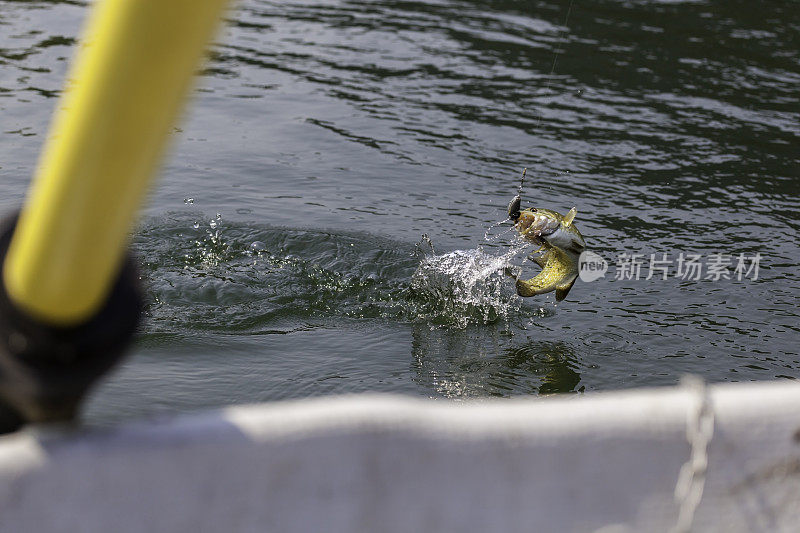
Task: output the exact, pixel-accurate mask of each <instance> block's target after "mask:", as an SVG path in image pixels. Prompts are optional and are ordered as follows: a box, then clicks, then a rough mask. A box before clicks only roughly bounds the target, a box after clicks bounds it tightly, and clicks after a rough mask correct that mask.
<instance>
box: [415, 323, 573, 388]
mask: <svg viewBox="0 0 800 533" xmlns="http://www.w3.org/2000/svg"><path fill="white" fill-rule="evenodd" d="M412 336H413V341H412V345H411V346H412V351H413V355H414V362H413V368H414V370H415V371H416V381H417V383H418V384H419V385H420V386H421V387H422V388H423V390H427V391H429V394H431V395H433V396H444V397H447V398H467V397H480V396H512V395H517V394H554V393H563V392H574V391H576V387H577V386H578V384H579V383H580V380H581V376H580V374H579V373H578V368H579V363H578V361H577V357H576V355H575V351H574V349H573V348H572V346H571V345H570V344H569V343H567V342H562V341H557V342H548V341H532V340H529V339H528V340H527V341H526V340H522V342H520V339H519V338H515V335H514V334H513V333H512V332H511V331H510V330H509V329H506V327H504V325H503V324H493V325H491V326H484V327H482V328H467V329H457V330H456V329H447V328H436V327H434V328H431V327H430V326H426V325H424V324H416V325H414V326H413V328H412ZM522 339H524V336H522ZM577 390H578V391H581V392H582V391H583V390H584V387H580V388H579V389H577Z"/></svg>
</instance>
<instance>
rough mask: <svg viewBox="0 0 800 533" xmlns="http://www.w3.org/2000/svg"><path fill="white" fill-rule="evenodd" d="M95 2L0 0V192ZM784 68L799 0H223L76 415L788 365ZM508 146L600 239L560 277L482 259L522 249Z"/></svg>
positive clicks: (796, 87)
mask: <svg viewBox="0 0 800 533" xmlns="http://www.w3.org/2000/svg"><path fill="white" fill-rule="evenodd" d="M88 9H89V7H88V4H85V3H83V2H81V1H76V0H71V1H59V0H49V1H22V0H12V1H10V0H0V209H2V210H3V211H6V212H8V211H11V210H13V209H15V208H16V207H17V206H18V205H20V203H21V202H22V200H23V197H24V193H25V189H26V187H27V184H28V181H29V179H30V176H31V175H32V174H33V172H34V169H35V166H36V158H37V154H38V152H39V150H40V148H41V146H42V143H43V141H44V139H45V137H46V132H47V127H48V123H49V120H50V115H51V113H52V111H53V109H54V107H55V105H56V102H57V97H58V95H59V94H60V88H61V86H62V84H63V82H64V78H65V75H66V72H67V66H68V63H69V59H70V57H71V55H72V54H73V52H74V50H75V45H76V42H77V38H78V36H79V35H80V29H81V26H82V23H83V21H84V19H85V16H86V14H87V12H88ZM187 15H188V14H187ZM568 15H569V16H568ZM556 59H557V61H556V62H555V68H554V60H556ZM799 95H800V9H798V8H797V4H796V3H794V2H788V1H786V2H779V1H767V2H746V1H725V2H706V1H686V2H682V1H679V0H672V1H660V2H659V1H646V0H641V1H634V0H630V1H618V2H617V1H598V2H583V1H582V0H574V2H573V3H572V5H571V8H570V3H569V2H568V1H561V2H555V1H544V2H533V1H531V2H512V1H503V0H500V1H451V0H433V1H430V2H424V3H423V2H413V1H374V2H371V1H368V2H361V1H359V2H348V1H334V0H322V1H313V0H311V1H308V2H297V1H295V0H288V1H285V2H269V1H261V0H242V1H239V2H238V3H237V4H236V6H235V8H234V9H233V10H231V11H230V13H229V14H228V21H227V24H226V26H225V28H224V29H223V31H222V32H221V33H220V35H219V37H218V39H217V42H216V44H215V45H214V46H213V50H212V54H211V59H210V61H209V62H208V65H207V67H206V68H205V69H204V71H203V72H202V75H201V76H200V79H199V82H198V86H197V89H196V90H195V91H194V95H193V99H192V102H191V104H190V106H189V107H188V109H187V112H186V113H185V117H184V120H183V121H182V122H181V124H180V125H179V127H176V128H175V131H174V133H173V135H172V137H173V143H172V149H171V152H170V156H169V157H168V159H167V161H166V162H165V164H164V166H163V168H162V170H161V173H160V178H159V181H158V184H157V186H156V187H155V188H154V190H153V191H152V194H151V196H150V200H149V202H148V205H147V206H146V208H145V209H144V211H143V218H142V219H141V221H140V224H139V227H138V229H137V230H136V231H135V234H134V236H133V249H134V251H135V253H136V254H137V256H138V258H139V261H140V264H141V271H142V277H143V280H144V282H145V283H146V287H147V290H146V300H147V313H146V321H145V324H144V326H143V328H142V332H141V334H140V335H139V337H138V341H137V343H136V345H135V347H134V349H133V350H132V353H131V355H130V357H129V358H128V359H127V360H126V361H125V362H124V363H123V364H122V365H121V366H120V367H119V368H118V369H117V370H116V371H115V372H114V373H113V374H112V375H110V376H109V377H108V378H107V379H106V380H105V381H104V382H103V383H102V384H101V385H100V386H99V387H98V388H97V389H96V390H95V391H94V393H93V394H92V396H91V397H90V399H89V401H88V404H87V408H86V412H85V418H86V420H87V421H88V422H89V423H92V424H108V423H112V422H114V421H117V420H120V419H125V418H131V417H142V416H153V415H158V414H165V413H174V412H186V411H193V410H197V409H202V408H208V407H216V406H221V405H227V404H233V403H248V402H258V401H269V400H279V399H285V398H298V397H308V396H316V395H329V394H342V393H355V392H363V391H374V392H395V393H402V394H410V395H415V396H424V397H433V398H455V399H458V398H471V397H488V396H514V395H543V394H552V393H576V394H580V393H583V392H588V391H597V390H610V389H621V388H629V387H641V386H658V385H670V384H674V383H676V382H678V380H679V379H680V377H681V376H682V375H684V374H687V373H692V374H696V375H699V376H701V377H702V378H704V379H706V380H707V381H710V382H725V381H752V380H773V379H796V378H797V377H798V376H800V335H799V334H798V332H800V311H798V301H799V299H800V279H799V278H798V261H799V260H800V240H799V239H798V228H800V200H798V193H800V102H799V101H798V97H799ZM524 167H527V169H528V179H527V182H526V184H525V188H524V191H523V205H536V206H539V207H547V208H551V209H555V210H557V211H560V212H562V213H565V212H566V211H567V210H568V209H569V208H570V207H572V206H576V207H577V210H578V216H577V218H576V222H575V223H576V225H577V227H578V228H579V229H580V230H581V232H582V233H583V235H584V237H585V239H586V241H587V244H588V246H589V248H590V249H591V250H592V251H593V252H595V253H597V254H598V255H599V256H600V257H602V258H603V259H604V260H606V261H607V262H608V270H607V272H606V273H605V276H604V277H601V278H600V279H597V280H595V281H592V282H584V281H581V280H579V281H578V282H577V283H576V285H575V286H574V287H573V289H572V291H571V292H570V294H569V297H568V298H567V299H566V300H565V301H563V302H559V303H558V304H557V305H556V303H555V302H554V298H553V295H552V294H550V295H547V296H540V297H535V298H531V299H526V300H525V301H523V300H522V299H520V298H518V297H516V296H515V295H514V294H513V290H512V289H511V287H510V281H509V279H508V278H504V277H503V276H502V274H501V273H498V271H499V270H500V269H501V267H502V266H503V265H504V264H507V263H509V262H511V263H512V264H515V265H517V266H518V267H521V268H522V269H523V272H524V273H525V274H526V275H533V274H534V273H535V272H536V270H537V267H536V266H535V265H533V264H532V263H531V262H530V261H525V256H526V254H527V253H528V252H530V251H532V250H530V249H528V250H525V249H514V248H513V247H514V246H517V245H516V244H515V242H514V239H513V235H512V233H511V232H509V231H508V229H509V226H508V225H507V224H505V225H499V226H498V225H495V224H496V223H497V222H499V221H501V220H502V219H503V218H505V210H506V205H507V204H508V201H509V200H510V199H511V197H512V196H513V195H514V194H515V193H516V188H517V185H518V183H519V176H520V172H521V170H522V168H524ZM108 200H109V201H113V198H109V199H108ZM487 231H488V234H487ZM422 234H427V235H428V236H429V237H430V240H431V241H432V244H433V247H432V248H431V246H430V245H429V244H428V243H427V242H425V241H422V242H421V237H422ZM487 236H488V239H487V238H486V237H487ZM510 249H511V250H512V251H513V250H516V252H518V253H516V255H514V254H512V253H510V252H509V250H510ZM507 252H509V253H507ZM504 254H505V255H504ZM756 254H759V255H756ZM512 256H513V257H512ZM651 261H652V264H651ZM740 262H741V264H740ZM637 265H638V267H637ZM756 265H757V266H758V271H757V272H756V269H755V266H756ZM690 266H691V268H689V267H690ZM651 267H653V268H651ZM698 267H699V268H700V269H701V270H699V271H698V270H696V269H697V268H698ZM637 278H638V279H637ZM648 278H649V279H648Z"/></svg>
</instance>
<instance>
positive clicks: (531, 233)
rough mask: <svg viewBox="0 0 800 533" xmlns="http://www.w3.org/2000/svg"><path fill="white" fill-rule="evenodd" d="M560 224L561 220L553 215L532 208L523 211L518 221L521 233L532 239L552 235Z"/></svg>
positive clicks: (517, 224) (518, 229)
mask: <svg viewBox="0 0 800 533" xmlns="http://www.w3.org/2000/svg"><path fill="white" fill-rule="evenodd" d="M559 225H560V222H559V221H558V220H556V219H554V218H553V217H551V216H548V215H546V214H545V213H541V212H537V211H536V210H530V209H526V210H524V211H522V212H521V213H520V216H519V218H518V219H517V223H516V227H517V231H518V232H519V233H520V235H522V236H523V237H525V238H527V239H530V240H534V239H537V240H538V238H539V237H547V236H548V235H552V234H553V233H555V232H556V230H558V227H559Z"/></svg>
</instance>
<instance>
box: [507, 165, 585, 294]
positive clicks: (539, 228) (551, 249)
mask: <svg viewBox="0 0 800 533" xmlns="http://www.w3.org/2000/svg"><path fill="white" fill-rule="evenodd" d="M523 176H524V174H523ZM520 207H521V198H520V195H519V194H518V195H517V196H515V197H514V199H512V200H511V202H510V203H509V204H508V217H509V219H511V221H512V222H514V225H515V227H516V229H517V231H518V232H519V234H520V235H521V236H522V237H523V238H525V239H527V240H529V241H530V242H532V243H534V244H538V245H539V249H538V250H537V251H536V252H534V254H536V253H539V252H542V253H541V255H538V256H537V255H534V256H532V257H531V260H532V261H533V262H535V263H536V264H537V265H539V266H540V267H542V271H541V272H539V274H537V275H536V276H535V277H533V278H531V279H529V280H522V279H517V280H516V283H517V294H519V295H520V296H535V295H537V294H544V293H547V292H551V291H556V300H557V301H559V302H560V301H561V300H563V299H564V298H566V297H567V294H568V293H569V290H570V289H571V288H572V286H573V285H574V284H575V280H576V279H577V277H578V268H579V266H578V259H579V258H580V255H581V252H583V250H584V249H585V248H586V243H585V242H584V240H583V236H582V235H581V233H580V231H578V228H576V227H575V224H574V223H573V221H574V220H575V215H576V214H577V210H576V209H575V208H574V207H573V208H572V209H570V210H569V212H568V213H567V214H566V215H561V214H560V213H557V212H555V211H551V210H549V209H539V208H533V207H529V208H526V209H523V210H520Z"/></svg>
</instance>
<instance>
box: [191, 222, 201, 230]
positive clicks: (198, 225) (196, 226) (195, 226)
mask: <svg viewBox="0 0 800 533" xmlns="http://www.w3.org/2000/svg"><path fill="white" fill-rule="evenodd" d="M192 227H193V228H194V229H199V228H200V223H199V222H195V223H194V224H192Z"/></svg>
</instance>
